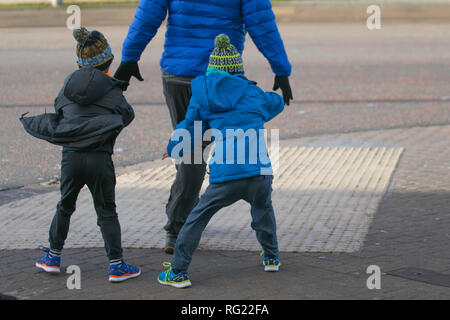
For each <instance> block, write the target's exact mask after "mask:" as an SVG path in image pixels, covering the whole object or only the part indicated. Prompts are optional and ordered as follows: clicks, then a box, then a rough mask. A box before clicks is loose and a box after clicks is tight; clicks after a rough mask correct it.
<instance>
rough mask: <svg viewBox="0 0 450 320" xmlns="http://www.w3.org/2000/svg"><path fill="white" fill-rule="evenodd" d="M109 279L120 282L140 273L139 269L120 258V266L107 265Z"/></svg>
mask: <svg viewBox="0 0 450 320" xmlns="http://www.w3.org/2000/svg"><path fill="white" fill-rule="evenodd" d="M108 275H109V281H111V282H121V281H125V280H128V279H131V278H136V277H138V276H140V275H141V269H140V268H139V267H136V266H132V265H130V264H126V263H125V261H123V259H122V266H120V267H119V266H118V265H115V264H111V265H109V272H108Z"/></svg>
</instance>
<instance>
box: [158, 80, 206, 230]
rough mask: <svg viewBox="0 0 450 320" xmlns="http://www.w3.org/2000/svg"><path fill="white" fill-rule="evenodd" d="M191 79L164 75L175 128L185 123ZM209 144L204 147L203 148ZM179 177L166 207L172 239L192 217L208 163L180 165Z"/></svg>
mask: <svg viewBox="0 0 450 320" xmlns="http://www.w3.org/2000/svg"><path fill="white" fill-rule="evenodd" d="M192 79H193V78H192V77H178V76H174V75H171V74H169V73H167V72H165V71H162V83H163V90H164V96H165V98H166V103H167V107H168V108H169V113H170V119H171V121H172V127H173V128H174V129H175V127H176V126H177V125H178V124H179V123H180V122H181V121H183V120H184V118H185V116H186V111H187V109H188V106H189V101H190V99H191V96H192V91H191V80H192ZM207 145H208V144H207V143H206V144H204V146H203V147H204V148H205V147H206V146H207ZM175 167H176V169H177V174H176V177H175V181H174V182H173V184H172V187H171V188H170V195H169V200H168V201H167V205H166V214H167V223H166V225H165V226H164V229H165V230H166V231H167V233H169V234H171V235H174V236H176V235H178V233H179V232H180V230H181V227H182V226H183V224H184V223H185V221H186V219H187V217H188V215H189V213H190V212H191V210H192V209H193V208H194V207H195V206H196V204H197V203H198V200H199V193H200V189H201V187H202V184H203V180H204V178H205V173H206V163H205V162H204V161H203V159H202V162H201V163H198V164H195V163H194V161H192V162H191V164H186V163H180V164H177V165H176V166H175Z"/></svg>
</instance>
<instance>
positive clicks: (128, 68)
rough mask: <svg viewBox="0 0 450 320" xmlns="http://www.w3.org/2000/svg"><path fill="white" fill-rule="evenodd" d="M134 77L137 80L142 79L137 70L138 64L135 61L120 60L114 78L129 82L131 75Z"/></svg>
mask: <svg viewBox="0 0 450 320" xmlns="http://www.w3.org/2000/svg"><path fill="white" fill-rule="evenodd" d="M132 76H133V77H135V78H136V79H138V80H139V81H144V79H143V78H142V76H141V73H140V72H139V66H138V63H137V61H136V62H123V61H122V62H121V63H120V65H119V68H117V71H116V73H115V74H114V78H116V79H119V80H122V81H126V82H128V83H130V79H131V77H132Z"/></svg>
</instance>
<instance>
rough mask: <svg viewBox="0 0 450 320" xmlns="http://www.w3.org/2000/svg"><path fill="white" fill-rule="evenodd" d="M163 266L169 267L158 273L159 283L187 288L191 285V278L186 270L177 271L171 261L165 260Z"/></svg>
mask: <svg viewBox="0 0 450 320" xmlns="http://www.w3.org/2000/svg"><path fill="white" fill-rule="evenodd" d="M163 266H164V267H165V268H169V269H168V270H166V271H163V272H161V273H160V274H159V275H158V282H159V283H161V284H163V285H168V286H172V287H175V288H186V287H190V286H191V281H190V280H189V275H188V274H187V272H186V271H181V272H179V273H175V272H174V271H173V269H172V267H171V265H170V263H169V262H164V263H163Z"/></svg>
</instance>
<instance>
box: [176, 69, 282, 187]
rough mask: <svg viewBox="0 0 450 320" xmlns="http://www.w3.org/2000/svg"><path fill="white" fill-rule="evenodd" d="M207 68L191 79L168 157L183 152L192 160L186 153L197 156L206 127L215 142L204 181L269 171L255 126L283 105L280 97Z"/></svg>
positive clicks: (261, 125)
mask: <svg viewBox="0 0 450 320" xmlns="http://www.w3.org/2000/svg"><path fill="white" fill-rule="evenodd" d="M211 69H212V71H208V72H207V74H206V76H199V77H196V78H195V79H193V80H192V82H191V86H192V98H191V100H190V103H189V108H188V110H187V113H186V118H185V120H183V121H182V122H180V123H179V124H178V126H177V127H176V128H175V131H174V133H173V134H172V137H171V139H170V141H169V144H168V146H167V153H168V155H169V156H171V157H172V158H175V159H177V158H181V157H183V156H186V157H187V156H188V154H189V159H190V161H192V160H193V159H192V158H191V156H192V153H191V151H192V150H194V149H195V148H197V151H198V150H200V153H199V154H200V159H201V156H202V155H201V145H202V139H203V138H202V137H203V136H204V135H205V136H207V133H208V132H207V131H209V133H211V134H212V140H214V142H215V151H214V154H213V155H212V157H211V160H210V163H209V168H210V183H220V182H225V181H231V180H238V179H242V178H248V177H253V176H258V175H270V174H272V167H271V163H270V159H269V156H268V152H267V146H266V143H265V139H264V132H262V131H260V130H262V129H264V123H265V122H267V121H270V120H271V119H273V118H274V117H275V116H277V115H278V114H279V113H280V112H281V111H282V110H283V109H284V102H283V99H282V98H281V97H280V96H279V95H278V94H276V93H274V92H264V91H262V90H261V89H260V88H259V87H257V86H256V83H255V82H253V81H249V80H247V79H246V78H245V77H244V76H243V75H240V74H238V75H230V74H228V73H226V72H223V71H219V70H215V69H213V68H211ZM211 69H210V70H211ZM197 121H201V123H200V122H197ZM208 129H210V130H208ZM196 131H197V132H196ZM205 133H206V134H205ZM186 134H189V135H186ZM205 140H208V139H206V138H205ZM184 151H188V152H184ZM197 159H198V158H197Z"/></svg>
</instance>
